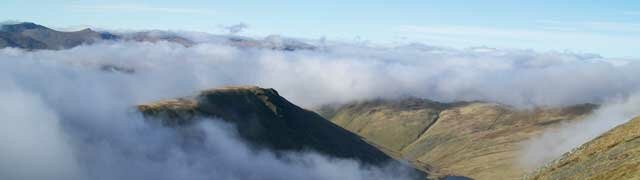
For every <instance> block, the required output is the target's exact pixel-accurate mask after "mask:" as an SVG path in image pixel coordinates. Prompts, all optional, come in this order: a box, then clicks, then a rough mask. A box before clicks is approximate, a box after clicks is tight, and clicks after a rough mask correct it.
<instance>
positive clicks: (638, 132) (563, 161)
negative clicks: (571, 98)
mask: <svg viewBox="0 0 640 180" xmlns="http://www.w3.org/2000/svg"><path fill="white" fill-rule="evenodd" d="M525 179H536V180H542V179H545V180H546V179H576V180H577V179H580V180H583V179H611V180H617V179H640V117H636V118H635V119H633V120H631V121H629V122H627V123H625V124H623V125H620V126H618V127H616V128H614V129H612V130H610V131H608V132H606V133H604V134H602V135H601V136H600V137H598V138H596V139H594V140H591V141H589V142H587V143H585V144H584V145H582V146H580V147H579V148H577V149H575V150H573V151H572V152H570V153H567V154H565V155H563V157H562V158H560V159H559V160H556V161H554V162H553V163H551V164H549V165H547V166H545V167H542V168H540V169H539V170H537V171H536V172H535V173H533V174H531V175H530V176H528V177H527V178H525Z"/></svg>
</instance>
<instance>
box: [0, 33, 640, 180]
mask: <svg viewBox="0 0 640 180" xmlns="http://www.w3.org/2000/svg"><path fill="white" fill-rule="evenodd" d="M448 30H452V31H453V33H457V34H467V33H468V32H465V31H460V30H458V31H455V29H439V30H434V32H438V33H447V32H448ZM473 30H479V31H482V32H483V33H487V34H489V35H492V36H501V35H504V34H509V33H510V32H504V31H493V30H491V29H488V30H487V29H473ZM518 35H538V36H542V35H543V34H538V33H536V32H528V31H521V32H516V33H515V34H512V35H511V36H512V37H514V38H515V37H517V36H518ZM202 36H204V35H202ZM203 39H205V40H199V41H198V42H207V41H206V39H207V38H205V37H203ZM639 62H640V61H638V60H623V59H606V58H602V57H599V56H597V55H592V54H577V53H569V52H535V51H530V50H513V49H511V50H504V49H499V48H498V49H496V48H487V47H481V48H468V49H462V50H458V49H450V48H440V47H434V46H424V45H420V44H413V45H411V46H400V47H392V48H382V47H368V46H363V45H358V44H348V43H345V44H337V43H327V44H323V47H322V48H321V50H316V51H293V52H287V51H273V50H268V49H252V48H236V47H230V46H227V45H224V44H221V43H214V42H210V43H204V44H199V45H196V46H193V47H190V48H187V47H184V46H181V45H179V44H172V43H168V42H159V43H136V42H107V43H101V44H94V45H90V46H80V47H76V48H73V49H69V50H62V51H22V50H18V49H11V48H8V49H2V50H0V78H2V79H0V80H3V81H0V84H2V85H3V86H0V87H10V86H9V85H10V83H5V82H12V83H13V85H11V86H15V87H16V89H17V90H14V91H18V92H20V93H21V94H28V95H26V96H27V97H38V98H21V99H18V100H11V101H5V103H8V104H7V105H5V106H0V108H2V109H0V112H7V113H0V114H4V115H5V116H7V115H15V116H12V117H13V118H0V119H2V120H5V121H18V120H21V121H20V122H32V121H31V120H34V121H35V120H43V121H47V122H46V123H44V124H49V125H47V126H46V127H53V130H50V131H39V130H34V129H29V128H23V129H24V132H22V133H23V134H20V136H24V137H36V136H37V135H38V134H37V133H41V132H51V133H50V134H53V135H47V136H37V137H46V138H50V139H47V140H51V141H50V142H59V143H55V144H57V145H51V146H52V147H53V148H52V149H56V146H58V147H57V148H58V149H61V150H59V151H55V152H58V153H54V154H49V155H48V156H50V157H55V158H61V159H55V158H54V159H53V160H51V161H60V162H66V163H62V164H69V167H74V166H75V165H73V164H74V163H72V162H77V164H76V165H77V167H79V169H78V171H80V172H81V173H79V174H81V175H82V176H88V177H89V179H163V178H164V179H185V178H184V177H193V178H200V177H209V176H218V175H223V176H225V177H226V178H221V179H233V178H237V179H251V178H258V177H264V176H267V177H270V178H273V179H282V177H284V176H286V177H300V176H304V177H311V178H316V179H336V178H337V179H344V178H353V179H370V177H371V176H372V175H371V174H374V175H375V177H388V176H387V175H389V174H382V175H380V174H376V173H378V172H385V171H383V170H378V169H367V168H366V167H361V166H360V165H359V164H357V163H354V162H353V161H349V160H335V159H332V158H327V157H318V155H317V154H302V155H300V154H292V156H293V157H296V158H298V159H297V160H299V161H303V162H311V165H309V166H298V165H299V164H291V163H287V162H282V161H279V160H278V159H276V158H274V157H273V155H272V154H269V153H257V154H253V153H247V151H248V150H247V149H246V147H245V146H244V145H243V143H242V142H239V141H237V140H235V139H233V133H232V132H228V131H224V129H229V128H225V127H222V126H224V125H220V124H214V125H212V126H207V125H203V126H198V127H195V128H201V129H204V130H203V131H208V133H210V136H209V137H210V138H213V139H212V140H213V141H214V142H216V143H210V144H207V145H206V146H205V147H202V149H201V151H200V150H199V151H189V152H187V151H185V150H184V149H181V147H180V146H178V145H177V144H179V141H178V140H176V139H175V132H174V131H172V130H170V129H164V128H159V127H156V126H153V125H149V124H145V123H143V122H144V121H142V120H141V117H140V115H139V114H137V113H135V112H133V111H132V109H131V108H132V106H133V105H135V104H138V103H143V102H149V101H153V100H158V99H165V98H172V97H179V96H185V95H191V94H193V93H194V92H196V91H199V90H202V89H208V88H215V87H220V86H225V85H238V84H250V85H258V86H263V87H272V88H275V89H277V90H278V91H279V93H280V94H281V95H283V96H284V97H286V98H288V99H289V100H291V101H292V102H293V103H295V104H299V105H303V106H304V107H307V108H310V107H313V106H316V105H322V104H326V103H341V102H347V101H352V100H361V99H371V98H377V97H383V98H397V97H404V96H416V97H422V98H429V99H434V100H439V101H459V100H486V101H495V102H500V103H505V104H511V105H516V106H559V105H569V104H576V103H585V102H608V101H609V100H610V99H612V98H618V97H619V98H622V99H627V98H630V97H632V94H634V93H637V92H638V91H639V90H640V79H638V78H637V74H638V73H637V72H639V71H640V63H639ZM104 65H110V66H118V67H125V68H130V69H134V70H135V72H134V73H132V74H127V73H118V72H117V71H116V72H113V71H108V72H107V71H103V70H101V69H102V68H101V67H102V66H104ZM4 79H7V80H6V81H4ZM8 84H9V85H8ZM14 91H9V90H4V89H1V88H0V97H3V98H4V99H5V100H6V99H11V98H8V97H20V96H16V95H15V94H16V93H11V92H14ZM20 93H18V94H20ZM25 99H26V100H25ZM30 99H31V100H30ZM33 99H35V100H33ZM27 102H29V104H28V105H29V106H28V107H33V108H35V109H29V110H27V112H24V110H25V109H24V108H23V109H21V108H17V109H18V110H23V111H18V110H16V107H20V106H19V105H20V104H21V103H27ZM38 104H40V105H38ZM37 109H42V110H37ZM603 111H605V110H603ZM27 113H31V114H27ZM24 115H29V117H25V116H24ZM31 116H33V117H31ZM620 117H622V116H620ZM56 119H58V120H57V121H58V122H60V123H59V124H60V128H55V127H56V126H55V124H57V122H56ZM617 119H618V118H617ZM619 119H623V118H619ZM22 120H27V121H22ZM616 122H618V121H616ZM605 123H607V122H605ZM611 124H615V123H611ZM26 127H29V126H26ZM603 127H610V126H609V125H607V126H603ZM207 128H208V129H207ZM220 129H223V130H220ZM592 132H601V130H597V131H595V130H594V131H592ZM211 133H214V134H211ZM216 133H218V134H216ZM591 135H592V134H588V135H586V136H585V137H589V136H591ZM7 137H11V138H9V140H15V139H19V138H18V137H13V136H7ZM0 140H2V138H0ZM25 142H26V143H28V142H29V141H25ZM221 142H225V143H222V144H218V143H221ZM576 142H577V141H576ZM3 144H5V145H6V144H11V145H13V144H12V143H3ZM0 148H8V147H7V146H2V147H0ZM9 148H14V147H9ZM42 149H46V148H42ZM69 149H71V150H70V151H71V152H72V155H73V156H72V157H67V155H68V151H67V150H69ZM3 150H4V149H3ZM212 152H216V153H220V154H218V155H217V156H212V155H211V154H215V153H212ZM24 153H26V154H18V155H15V156H12V157H19V158H22V160H24V161H37V159H36V160H34V159H29V158H23V157H27V156H29V157H31V156H30V155H29V154H28V151H25V152H24ZM52 153H53V152H52ZM536 158H538V157H536ZM542 158H545V157H542ZM12 161H14V160H12ZM67 161H69V162H67ZM220 161H224V162H225V163H212V162H220ZM0 162H11V161H5V160H4V159H0ZM59 164H60V163H59ZM59 164H58V165H59ZM220 164H224V166H220ZM302 164H306V163H302ZM307 165H308V164H307ZM69 169H72V170H73V169H75V168H69ZM291 169H294V170H295V171H291ZM338 171H339V172H340V173H336V172H338ZM16 172H19V171H16ZM60 172H74V171H67V170H65V168H63V169H61V170H60ZM247 172H251V173H247ZM274 172H277V173H274ZM393 172H395V171H393ZM279 173H282V174H279ZM62 174H63V175H64V174H67V173H62ZM71 174H72V175H73V174H74V173H71ZM392 174H393V173H392ZM327 175H335V176H327ZM395 176H397V175H394V176H393V177H395ZM200 179H202V178H200Z"/></svg>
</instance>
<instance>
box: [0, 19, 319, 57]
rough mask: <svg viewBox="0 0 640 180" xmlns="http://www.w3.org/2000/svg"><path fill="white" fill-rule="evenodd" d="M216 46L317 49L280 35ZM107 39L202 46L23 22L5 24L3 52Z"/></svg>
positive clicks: (171, 37) (160, 35) (174, 37)
mask: <svg viewBox="0 0 640 180" xmlns="http://www.w3.org/2000/svg"><path fill="white" fill-rule="evenodd" d="M208 36H212V37H216V38H215V39H217V41H216V42H215V43H222V44H224V45H230V46H234V47H239V48H261V49H272V50H281V51H296V50H315V49H316V47H315V46H313V45H310V44H307V43H304V42H301V41H297V40H294V39H290V38H283V37H280V36H268V37H266V38H265V39H263V40H254V39H251V38H247V37H240V36H215V35H208ZM104 40H114V41H116V40H120V41H138V42H152V43H155V42H158V41H168V42H173V43H178V44H181V45H183V46H186V47H190V46H193V45H196V44H198V43H202V42H203V41H194V40H192V39H190V38H187V37H184V36H181V35H180V34H179V33H171V32H165V31H140V32H130V33H110V32H97V31H93V30H91V29H88V28H87V29H83V30H80V31H73V32H63V31H57V30H53V29H50V28H47V27H45V26H41V25H38V24H35V23H30V22H24V23H17V24H4V25H2V26H1V27H0V49H2V48H5V47H13V48H21V49H27V50H39V49H49V50H61V49H69V48H73V47H76V46H79V45H82V44H93V43H96V42H99V41H104ZM204 42H206V41H204Z"/></svg>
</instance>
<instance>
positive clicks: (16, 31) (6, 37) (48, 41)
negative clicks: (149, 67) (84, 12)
mask: <svg viewBox="0 0 640 180" xmlns="http://www.w3.org/2000/svg"><path fill="white" fill-rule="evenodd" d="M114 39H117V36H115V35H113V34H110V33H106V32H103V33H101V32H96V31H93V30H91V29H83V30H80V31H74V32H61V31H56V30H53V29H49V28H47V27H44V26H41V25H37V24H34V23H19V24H5V25H2V27H1V28H0V48H4V47H14V48H23V49H29V50H34V49H52V50H59V49H68V48H72V47H75V46H78V45H81V44H92V43H94V42H97V41H100V40H114Z"/></svg>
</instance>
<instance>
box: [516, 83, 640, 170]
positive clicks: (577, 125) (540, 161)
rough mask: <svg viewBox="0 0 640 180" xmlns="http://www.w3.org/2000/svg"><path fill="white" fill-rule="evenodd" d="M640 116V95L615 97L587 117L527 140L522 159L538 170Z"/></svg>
mask: <svg viewBox="0 0 640 180" xmlns="http://www.w3.org/2000/svg"><path fill="white" fill-rule="evenodd" d="M639 115H640V94H635V95H632V96H630V97H628V98H615V99H612V100H610V101H609V102H607V103H605V104H604V105H603V107H602V108H600V109H598V110H596V111H595V112H594V113H593V114H591V115H590V116H589V117H587V118H586V119H584V120H581V121H578V122H574V123H568V124H563V125H561V126H560V127H557V128H551V129H548V130H546V131H545V132H544V133H543V134H542V135H541V136H539V137H535V138H533V139H531V140H529V141H527V142H525V143H524V147H525V148H524V150H523V151H522V153H523V156H522V158H521V159H520V160H521V162H522V164H523V165H524V166H525V167H528V168H530V169H535V168H536V167H540V166H542V165H544V164H545V163H548V162H550V161H552V160H554V159H556V158H559V157H560V156H561V155H562V154H564V153H566V152H569V151H571V150H572V149H574V148H576V147H579V146H580V145H582V144H584V143H586V142H588V141H590V140H592V139H594V138H596V137H598V136H599V135H601V134H603V133H605V132H607V131H608V130H610V129H613V128H614V127H616V126H618V125H620V124H624V123H625V122H627V121H629V120H631V119H633V118H634V117H637V116H639Z"/></svg>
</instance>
